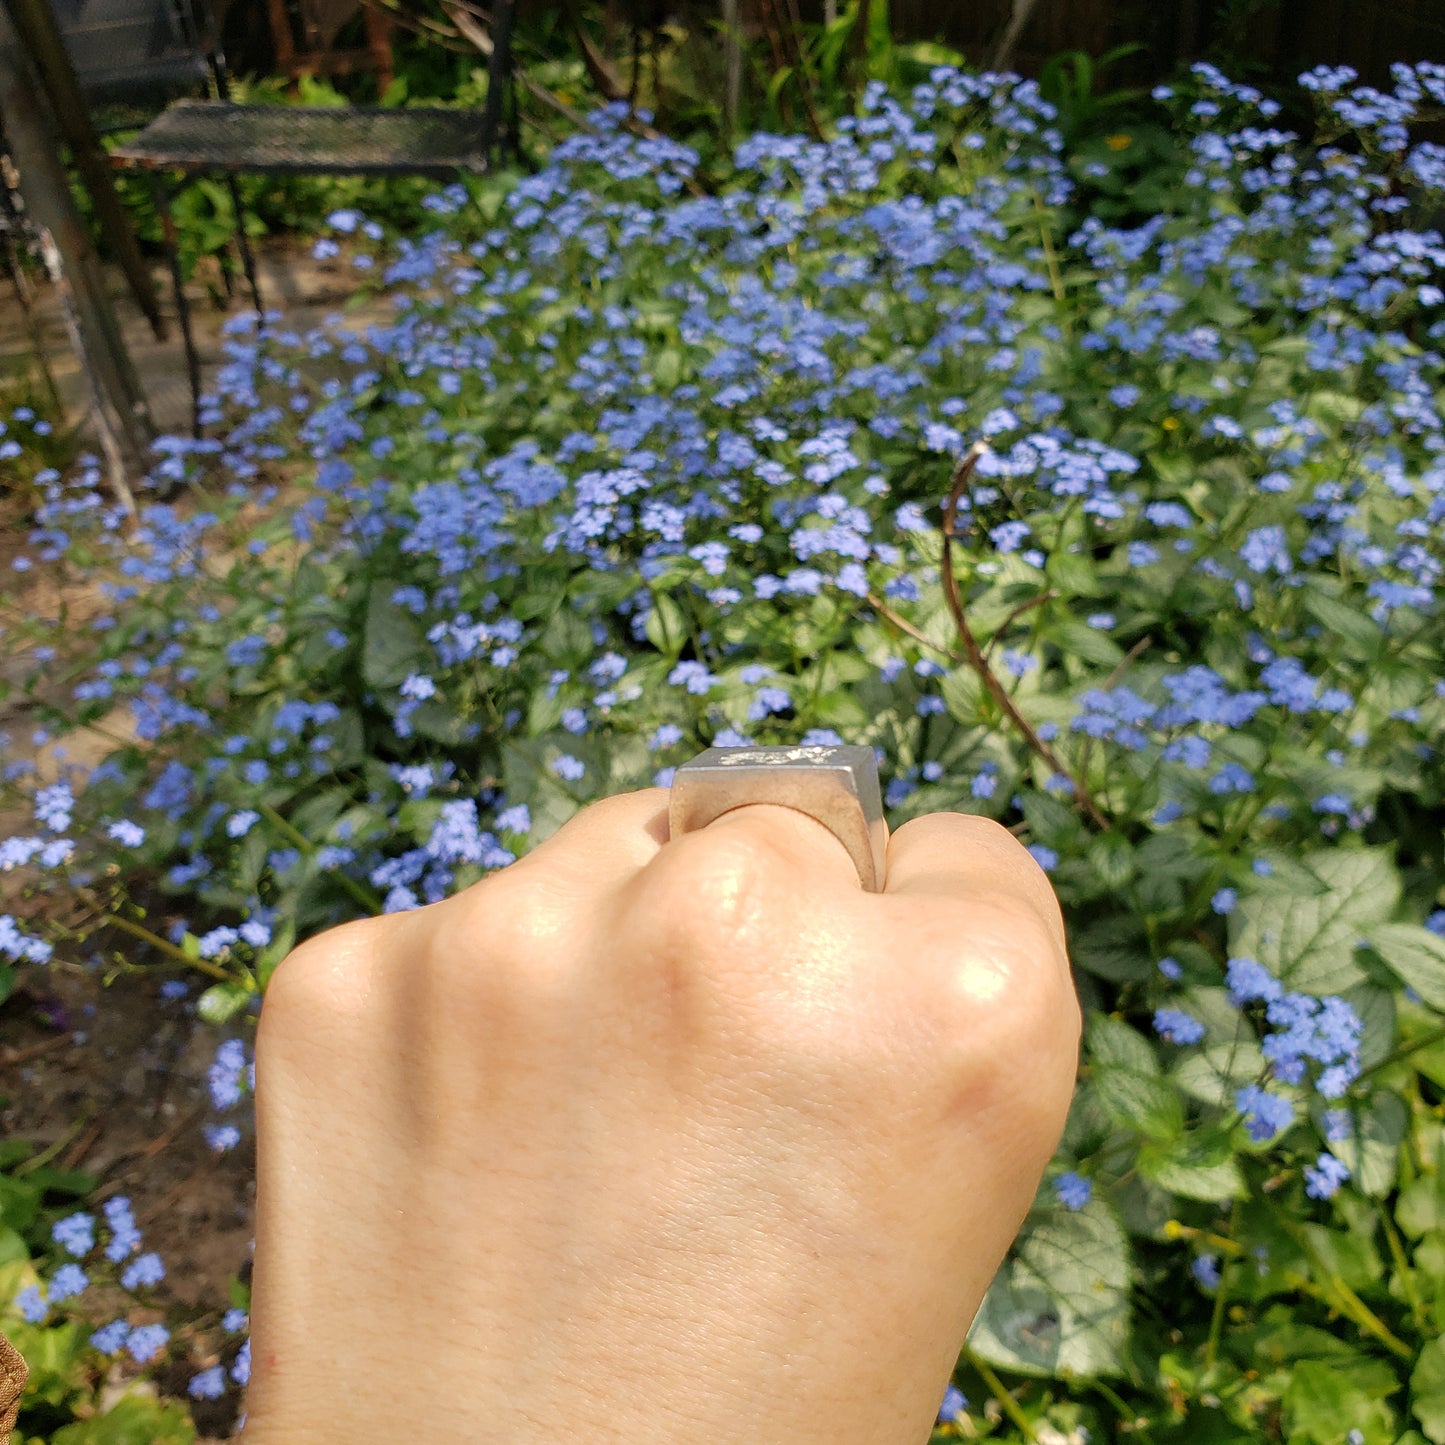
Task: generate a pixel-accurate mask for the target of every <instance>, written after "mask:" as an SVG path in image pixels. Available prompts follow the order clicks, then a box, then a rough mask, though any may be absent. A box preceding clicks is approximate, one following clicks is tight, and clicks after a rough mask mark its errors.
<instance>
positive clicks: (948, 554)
mask: <svg viewBox="0 0 1445 1445" xmlns="http://www.w3.org/2000/svg"><path fill="white" fill-rule="evenodd" d="M983 452H984V447H983V445H982V443H979V442H975V443H974V444H973V446H971V447H970V448H969V449H968V451H967V452H965V453H964V455H963V457H962V459H961V460H960V461H959V463H958V466H957V467H955V468H954V472H953V486H952V487H951V488H950V490H949V494H948V500H947V502H945V503H944V507H943V560H942V566H943V595H944V598H945V600H946V601H947V602H948V610H949V611H950V612H951V613H952V614H953V621H954V625H955V626H956V627H957V628H958V635H959V638H960V639H961V640H962V642H963V649H964V652H965V654H966V656H967V659H968V665H969V666H970V667H971V668H973V670H974V671H975V672H976V673H977V674H978V676H979V679H980V680H981V681H982V683H983V685H984V687H985V689H986V690H987V691H988V694H989V696H990V697H992V698H993V700H994V701H995V702H996V703H997V704H998V706H999V707H1000V708H1001V709H1002V711H1003V713H1004V716H1005V717H1007V718H1008V720H1009V721H1010V722H1011V723H1013V725H1014V727H1016V728H1017V729H1018V731H1019V733H1020V734H1021V735H1022V737H1023V739H1024V741H1025V742H1026V743H1027V744H1028V746H1029V748H1030V750H1031V751H1032V752H1033V753H1035V754H1036V755H1037V756H1038V757H1040V758H1042V759H1043V760H1044V762H1046V763H1047V764H1048V765H1049V767H1050V768H1052V769H1053V771H1054V772H1056V773H1059V774H1062V775H1063V776H1064V777H1066V778H1068V780H1069V781H1070V782H1071V783H1072V784H1073V785H1074V798H1075V800H1076V801H1077V802H1078V804H1079V806H1080V807H1082V808H1083V809H1084V811H1085V812H1086V813H1087V814H1088V815H1089V817H1090V819H1091V820H1092V821H1093V823H1094V826H1095V827H1097V828H1098V829H1099V831H1100V832H1103V833H1107V832H1108V831H1109V820H1108V819H1107V818H1106V817H1105V816H1104V814H1103V812H1102V811H1100V808H1099V805H1098V804H1097V803H1096V802H1095V801H1094V797H1093V794H1092V793H1090V791H1089V787H1088V784H1087V783H1085V782H1084V780H1083V779H1082V778H1076V777H1075V776H1074V775H1073V774H1072V773H1071V772H1070V771H1069V769H1068V768H1066V767H1065V766H1064V764H1063V761H1062V759H1061V758H1060V757H1059V755H1058V754H1057V753H1056V752H1054V750H1053V749H1052V748H1051V747H1050V746H1049V745H1048V744H1047V743H1046V742H1045V741H1044V740H1043V739H1042V738H1041V737H1040V736H1039V735H1038V733H1037V732H1036V731H1035V730H1034V726H1033V724H1032V723H1031V722H1029V720H1028V719H1027V718H1026V717H1025V716H1024V715H1023V713H1021V712H1020V711H1019V709H1018V705H1017V704H1016V703H1015V702H1014V700H1013V698H1012V696H1011V695H1010V694H1009V691H1008V689H1007V688H1006V687H1004V685H1003V684H1002V683H1001V682H1000V681H999V680H998V675H997V674H996V673H995V672H994V670H993V669H992V668H991V667H990V666H989V664H988V659H987V658H986V657H985V656H984V655H983V649H982V648H981V647H979V645H978V639H977V638H976V637H975V636H974V635H973V628H972V627H970V626H969V622H968V618H967V616H966V615H965V614H964V610H963V602H962V600H961V599H960V597H959V593H958V582H957V579H956V578H955V577H954V575H953V543H954V540H955V539H956V538H957V537H958V533H957V532H956V531H955V530H954V519H955V517H956V516H957V513H958V504H959V501H960V499H961V498H962V496H963V493H964V490H965V488H966V487H967V486H968V479H969V478H970V477H971V476H972V475H973V469H974V467H976V466H977V465H978V459H979V457H981V456H982V455H983Z"/></svg>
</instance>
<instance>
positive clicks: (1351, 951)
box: [1230, 848, 1400, 994]
mask: <svg viewBox="0 0 1445 1445" xmlns="http://www.w3.org/2000/svg"><path fill="white" fill-rule="evenodd" d="M1305 861H1306V863H1307V864H1308V867H1309V870H1310V872H1311V874H1312V875H1313V876H1314V877H1315V878H1316V879H1317V880H1318V882H1319V889H1318V891H1311V892H1307V893H1302V892H1296V891H1294V890H1293V889H1288V888H1280V887H1274V888H1269V887H1262V888H1260V889H1258V890H1257V891H1255V892H1252V893H1250V894H1248V895H1247V896H1246V897H1244V898H1242V899H1241V900H1240V902H1239V906H1238V907H1237V908H1236V909H1235V911H1234V913H1233V914H1231V915H1230V952H1231V953H1232V954H1234V955H1235V956H1236V957H1239V956H1243V957H1248V958H1255V959H1258V960H1259V962H1260V963H1262V964H1264V966H1265V967H1266V968H1268V969H1270V970H1271V971H1272V972H1273V973H1274V974H1276V975H1277V976H1278V977H1279V978H1280V979H1281V980H1282V981H1283V982H1284V983H1286V984H1287V985H1288V986H1289V987H1290V988H1293V989H1297V990H1299V991H1300V992H1303V993H1317V994H1328V993H1339V992H1341V991H1342V990H1344V989H1347V988H1349V987H1351V986H1352V985H1354V984H1357V983H1360V982H1362V981H1363V980H1364V977H1365V974H1364V970H1363V969H1362V968H1361V967H1360V965H1359V963H1358V962H1357V961H1356V959H1355V945H1356V944H1357V943H1358V941H1359V939H1360V935H1361V934H1362V933H1368V932H1369V930H1370V929H1371V928H1372V927H1375V926H1377V925H1379V924H1382V923H1384V922H1385V921H1386V920H1387V919H1388V918H1389V917H1390V916H1391V915H1392V914H1393V913H1394V911H1395V907H1396V904H1397V903H1398V902H1399V899H1400V875H1399V872H1398V870H1397V869H1396V867H1395V863H1394V859H1393V857H1392V855H1391V852H1390V850H1389V849H1386V848H1348V849H1346V848H1342V849H1339V850H1337V851H1334V852H1327V853H1315V854H1312V855H1310V856H1309V857H1308V858H1307V859H1306V860H1305Z"/></svg>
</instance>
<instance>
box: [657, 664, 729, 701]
mask: <svg viewBox="0 0 1445 1445" xmlns="http://www.w3.org/2000/svg"><path fill="white" fill-rule="evenodd" d="M667 680H668V682H670V683H671V684H672V685H673V686H674V687H686V688H687V690H688V692H690V693H694V694H697V695H701V694H703V693H705V692H707V691H708V690H709V689H710V688H713V687H715V686H716V685H717V679H716V678H715V677H714V676H713V675H712V674H711V673H710V672H709V671H708V670H707V668H706V667H705V666H704V665H703V664H702V663H700V662H679V663H678V664H677V666H676V667H674V668H673V669H672V671H671V672H670V673H668V675H667Z"/></svg>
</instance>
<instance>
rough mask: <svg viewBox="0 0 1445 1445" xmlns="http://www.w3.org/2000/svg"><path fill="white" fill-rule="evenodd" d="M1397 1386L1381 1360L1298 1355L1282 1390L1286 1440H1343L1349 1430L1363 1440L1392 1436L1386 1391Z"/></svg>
mask: <svg viewBox="0 0 1445 1445" xmlns="http://www.w3.org/2000/svg"><path fill="white" fill-rule="evenodd" d="M1399 1388H1400V1383H1399V1381H1398V1380H1397V1379H1396V1378H1395V1372H1394V1370H1392V1369H1391V1368H1390V1366H1389V1365H1387V1364H1386V1363H1385V1362H1384V1361H1383V1360H1369V1359H1363V1358H1357V1359H1355V1360H1353V1361H1350V1362H1344V1361H1340V1360H1330V1361H1328V1362H1326V1361H1324V1360H1299V1361H1296V1362H1295V1363H1294V1364H1293V1365H1292V1367H1291V1369H1290V1378H1289V1387H1288V1388H1287V1389H1286V1390H1285V1393H1284V1416H1285V1429H1286V1434H1287V1438H1288V1439H1289V1441H1290V1445H1306V1442H1308V1445H1345V1440H1346V1437H1347V1436H1348V1435H1349V1433H1350V1431H1352V1430H1358V1431H1359V1432H1360V1433H1361V1435H1363V1436H1364V1438H1365V1439H1366V1440H1370V1441H1374V1440H1386V1441H1388V1440H1393V1439H1394V1434H1395V1414H1394V1411H1393V1410H1391V1409H1390V1407H1389V1406H1388V1405H1387V1404H1386V1403H1385V1400H1384V1397H1385V1396H1386V1395H1391V1394H1393V1393H1394V1392H1395V1391H1396V1390H1398V1389H1399Z"/></svg>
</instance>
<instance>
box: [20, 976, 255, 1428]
mask: <svg viewBox="0 0 1445 1445" xmlns="http://www.w3.org/2000/svg"><path fill="white" fill-rule="evenodd" d="M159 985H160V979H159V978H158V977H153V976H140V975H131V976H128V977H122V978H119V979H117V980H116V982H115V983H114V984H112V985H111V987H109V988H105V987H103V985H102V982H101V977H100V974H99V973H98V971H96V970H94V969H91V968H88V967H86V966H85V965H83V964H78V963H71V962H59V963H54V964H52V965H50V966H48V967H45V968H36V967H30V968H27V969H25V970H24V971H23V972H22V975H21V980H20V984H19V987H17V989H16V990H15V992H14V993H13V994H12V995H11V997H10V999H9V1000H8V1001H7V1002H6V1003H5V1004H4V1005H3V1006H0V1137H4V1138H6V1139H24V1140H27V1141H29V1142H31V1143H32V1144H34V1145H35V1146H36V1148H37V1150H46V1151H50V1150H54V1151H55V1153H54V1155H53V1159H52V1162H53V1163H54V1164H55V1165H57V1166H59V1167H62V1168H67V1169H83V1170H86V1171H87V1172H89V1173H91V1174H93V1175H94V1176H95V1177H96V1178H97V1179H98V1181H99V1187H98V1189H97V1192H96V1194H95V1196H94V1200H95V1202H96V1203H97V1204H98V1203H99V1202H100V1201H101V1200H103V1199H106V1198H110V1197H111V1196H113V1195H117V1194H123V1195H126V1196H128V1197H129V1198H130V1201H131V1205H132V1208H133V1209H134V1211H135V1217H136V1223H137V1224H138V1225H139V1226H140V1228H141V1230H142V1232H143V1234H144V1238H145V1245H144V1247H145V1248H146V1249H148V1250H152V1249H153V1250H155V1251H156V1252H157V1253H159V1254H160V1256H161V1258H162V1259H163V1260H164V1261H165V1265H166V1278H165V1280H164V1281H163V1282H162V1283H161V1285H160V1286H159V1287H158V1289H157V1291H156V1293H157V1296H158V1298H159V1299H161V1300H162V1301H169V1302H174V1303H175V1304H176V1305H178V1306H179V1307H180V1309H181V1311H182V1313H183V1314H184V1317H185V1318H187V1319H189V1320H192V1321H194V1322H195V1325H194V1326H193V1328H192V1330H191V1331H188V1332H185V1333H183V1334H181V1335H180V1336H178V1338H177V1341H176V1344H177V1345H181V1344H182V1343H183V1342H184V1343H186V1344H189V1345H190V1347H191V1349H190V1360H189V1361H188V1362H187V1363H186V1364H183V1365H178V1366H177V1367H175V1368H174V1369H173V1370H172V1371H171V1373H170V1375H168V1376H163V1377H162V1379H161V1381H160V1384H161V1386H162V1388H163V1389H164V1390H166V1391H167V1392H168V1393H175V1394H178V1395H181V1396H184V1394H185V1390H186V1385H187V1383H188V1381H189V1379H190V1376H191V1375H192V1374H194V1373H195V1372H196V1371H197V1370H200V1369H202V1368H204V1367H206V1366H207V1365H211V1364H215V1363H217V1362H218V1361H224V1362H227V1363H228V1362H229V1358H230V1356H231V1355H232V1354H234V1344H233V1345H232V1347H231V1348H230V1349H224V1348H223V1344H224V1337H223V1335H222V1332H221V1331H220V1329H219V1320H220V1315H221V1313H222V1312H223V1311H224V1310H226V1309H227V1308H228V1307H229V1305H230V1300H229V1298H228V1293H227V1290H228V1285H229V1283H230V1281H231V1280H232V1279H235V1278H238V1277H240V1278H244V1277H245V1276H246V1274H247V1272H248V1269H249V1261H250V1250H251V1237H252V1225H251V1211H252V1204H253V1201H254V1197H255V1181H254V1163H253V1158H252V1152H251V1144H250V1139H249V1137H248V1138H247V1139H246V1140H245V1141H244V1142H243V1144H242V1145H241V1146H240V1147H239V1148H238V1149H236V1150H234V1151H232V1152H231V1153H230V1154H225V1155H216V1154H213V1153H212V1151H211V1150H210V1148H209V1147H208V1146H207V1145H206V1142H205V1139H204V1137H203V1135H202V1133H201V1124H202V1122H203V1120H204V1119H205V1118H207V1117H208V1110H209V1098H208V1095H207V1090H206V1070H207V1068H208V1066H209V1065H210V1062H211V1059H212V1057H213V1055H214V1051H215V1046H216V1043H217V1042H218V1037H219V1036H218V1034H217V1031H216V1030H215V1029H214V1028H212V1027H210V1026H209V1025H207V1024H203V1023H201V1022H200V1021H199V1020H198V1019H197V1018H196V1017H195V1016H194V1006H193V1004H191V1003H190V1002H187V1001H185V1000H181V1001H175V1002H168V1001H166V1000H164V999H162V998H161V997H160V993H159ZM193 992H199V989H196V990H194V991H193ZM177 1353H178V1354H179V1353H181V1351H180V1350H178V1351H177ZM235 1404H236V1402H235V1398H234V1394H233V1395H232V1397H231V1398H230V1399H229V1400H222V1401H218V1402H216V1403H215V1404H214V1405H213V1404H210V1403H209V1402H196V1409H195V1415H196V1420H197V1424H198V1426H200V1427H201V1428H202V1429H203V1430H204V1431H207V1432H209V1433H210V1434H211V1435H213V1436H218V1437H221V1438H224V1436H225V1435H226V1434H227V1433H228V1432H229V1430H230V1428H231V1426H232V1424H233V1423H234V1410H235Z"/></svg>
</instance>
